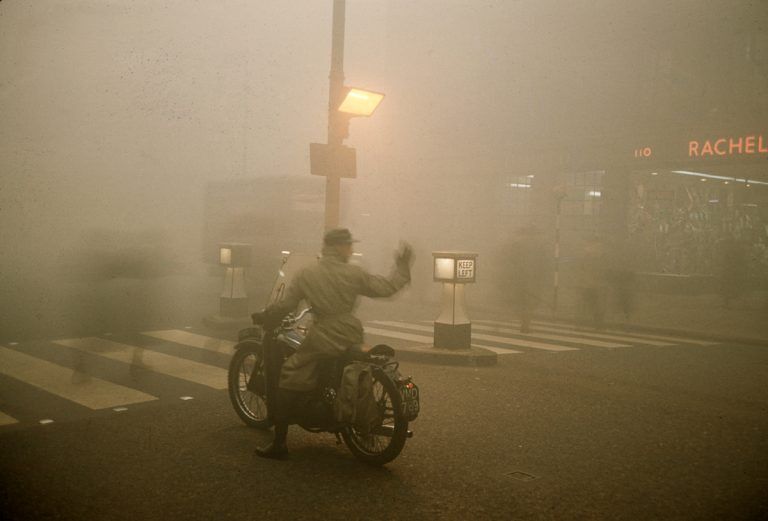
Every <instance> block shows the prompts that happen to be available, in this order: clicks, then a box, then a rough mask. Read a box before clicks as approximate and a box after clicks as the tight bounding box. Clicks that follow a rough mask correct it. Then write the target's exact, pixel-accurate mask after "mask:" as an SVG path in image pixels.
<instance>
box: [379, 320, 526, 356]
mask: <svg viewBox="0 0 768 521" xmlns="http://www.w3.org/2000/svg"><path fill="white" fill-rule="evenodd" d="M365 332H366V333H370V334H371V335H376V336H383V337H389V338H397V339H400V340H408V341H409V342H418V343H419V344H432V343H433V342H434V338H433V337H431V336H425V335H414V334H412V333H402V332H400V331H392V330H389V329H379V328H375V327H366V328H365ZM472 347H480V348H483V349H487V350H489V351H493V352H494V353H496V354H500V355H512V354H519V353H521V351H515V350H514V349H505V348H503V347H492V346H484V345H478V344H472ZM399 349H406V350H407V349H408V348H399Z"/></svg>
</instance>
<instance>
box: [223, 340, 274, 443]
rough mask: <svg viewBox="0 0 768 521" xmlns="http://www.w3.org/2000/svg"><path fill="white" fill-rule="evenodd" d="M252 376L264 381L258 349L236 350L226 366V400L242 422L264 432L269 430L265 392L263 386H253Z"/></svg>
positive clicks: (254, 346)
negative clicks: (227, 366) (227, 367)
mask: <svg viewBox="0 0 768 521" xmlns="http://www.w3.org/2000/svg"><path fill="white" fill-rule="evenodd" d="M254 371H256V374H254ZM254 377H256V379H258V378H259V377H261V378H262V381H263V378H264V357H263V356H262V350H261V346H259V345H256V344H248V345H244V346H242V347H240V348H239V349H237V351H235V354H234V356H232V361H231V362H230V363H229V373H228V378H227V379H228V385H227V387H228V388H229V400H230V401H231V402H232V406H233V407H234V408H235V412H236V413H237V415H238V416H239V417H240V419H241V420H243V423H245V424H246V425H247V426H249V427H254V428H256V429H264V430H266V429H269V428H270V427H272V422H271V421H270V420H269V418H268V417H267V397H266V392H265V390H264V388H263V387H262V388H261V389H259V388H258V386H256V385H254V382H255V381H256V380H255V379H254Z"/></svg>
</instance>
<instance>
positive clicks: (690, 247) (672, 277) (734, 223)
mask: <svg viewBox="0 0 768 521" xmlns="http://www.w3.org/2000/svg"><path fill="white" fill-rule="evenodd" d="M616 150H618V151H619V153H616V152H615V151H616ZM600 158H602V160H601V159H600ZM595 163H598V164H595ZM572 167H573V170H574V172H576V173H569V174H563V179H562V182H564V183H565V184H566V186H567V193H568V197H566V201H567V202H568V203H567V205H566V206H565V207H564V211H565V212H566V214H567V215H568V216H569V217H570V218H576V217H577V216H578V218H579V219H581V220H582V221H584V220H585V219H586V218H587V217H589V221H588V222H587V223H586V225H583V226H582V227H581V229H578V226H573V225H572V226H571V228H570V230H569V231H570V232H571V239H572V241H571V242H574V241H573V239H574V237H575V236H578V235H579V234H580V235H581V237H580V238H583V237H584V236H588V235H590V234H592V235H593V236H596V237H598V238H599V240H601V241H603V243H604V244H605V245H607V248H606V249H607V251H608V253H609V254H613V255H614V257H621V258H622V259H623V260H624V261H626V262H627V264H629V265H631V269H632V270H633V271H634V272H636V273H638V274H639V275H640V281H641V282H642V285H643V286H645V287H647V288H648V289H650V290H654V291H667V292H686V293H689V292H712V291H716V290H718V289H720V290H723V289H724V288H723V287H722V285H723V283H725V284H726V285H730V286H732V287H734V288H736V287H740V286H741V287H746V286H747V285H749V286H750V287H752V288H755V287H765V286H766V285H768V132H749V133H744V132H734V133H723V132H720V133H718V132H705V133H690V134H687V133H683V135H678V136H671V137H665V138H664V139H660V138H659V139H648V140H645V141H640V142H638V143H636V144H635V145H634V146H630V145H627V144H626V143H624V144H619V145H617V146H616V147H614V148H613V149H612V150H608V151H606V150H605V149H604V148H602V149H601V147H599V146H598V147H595V148H591V149H590V151H589V153H588V154H583V157H582V158H581V159H577V160H576V161H574V163H573V165H572ZM576 220H578V219H576ZM576 242H578V241H576ZM617 249H618V250H620V253H621V255H618V254H617Z"/></svg>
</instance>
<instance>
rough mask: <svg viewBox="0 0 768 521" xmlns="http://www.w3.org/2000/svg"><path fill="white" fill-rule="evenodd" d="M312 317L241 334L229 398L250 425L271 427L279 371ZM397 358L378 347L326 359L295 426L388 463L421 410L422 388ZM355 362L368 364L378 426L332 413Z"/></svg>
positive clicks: (371, 461) (231, 367)
mask: <svg viewBox="0 0 768 521" xmlns="http://www.w3.org/2000/svg"><path fill="white" fill-rule="evenodd" d="M309 314H311V308H307V309H305V310H303V311H302V312H301V313H299V314H298V315H296V316H294V315H293V314H289V315H288V316H287V317H286V318H284V319H283V321H282V323H281V325H280V326H279V327H277V328H275V329H273V330H266V329H264V328H263V327H261V326H259V325H255V326H254V327H249V328H246V329H243V330H241V331H240V332H239V334H238V343H237V344H236V345H235V354H234V355H233V357H232V360H231V362H230V364H229V376H228V380H229V381H228V388H229V398H230V401H231V402H232V405H233V406H234V408H235V412H237V415H238V416H239V417H240V419H241V420H242V421H243V422H244V423H245V424H246V425H248V426H249V427H253V428H257V429H262V430H269V429H270V428H271V427H272V420H271V418H272V416H271V414H270V410H269V407H270V403H275V398H274V397H275V396H276V393H277V383H278V378H279V375H280V370H281V368H282V364H283V362H284V361H285V360H286V359H287V358H288V357H289V356H291V355H292V354H293V353H294V352H295V351H296V349H298V347H299V345H300V344H301V342H302V340H303V339H304V336H305V335H306V331H307V328H306V327H304V326H301V325H300V323H301V321H302V319H304V318H305V317H306V316H307V315H309ZM394 358H395V351H394V349H392V348H391V347H390V346H387V345H384V344H379V345H376V346H374V347H372V348H371V349H370V350H369V351H367V352H363V351H359V350H353V349H349V350H347V352H346V353H345V355H344V356H342V357H340V358H337V359H330V360H328V361H327V362H326V363H324V366H323V367H322V368H321V378H320V385H319V386H318V388H317V389H315V390H314V391H311V392H309V393H307V395H306V397H305V399H304V400H303V401H302V406H301V407H299V410H298V411H296V412H295V416H296V423H298V425H299V426H301V427H302V428H304V429H305V430H307V431H309V432H313V433H320V432H327V433H332V434H334V435H335V436H336V440H337V443H341V441H342V440H343V441H344V443H345V444H346V445H347V447H348V448H349V450H350V451H351V452H352V454H354V456H355V457H357V458H358V459H359V460H361V461H363V462H364V463H367V464H369V465H384V464H385V463H389V462H390V461H392V460H393V459H395V458H396V457H397V456H398V455H399V454H400V452H401V451H402V450H403V447H404V446H405V442H406V439H407V438H410V437H412V436H413V433H412V431H410V430H409V429H408V424H409V422H412V421H413V420H415V419H416V417H417V416H418V414H419V411H420V402H419V388H418V386H417V385H416V384H415V383H414V382H413V380H412V378H411V377H409V376H403V375H401V374H400V372H399V371H398V367H399V364H398V362H397V361H396V360H395V359H394ZM353 362H362V363H364V364H369V368H370V371H371V376H372V381H373V388H372V391H373V399H374V400H375V403H376V407H377V409H378V415H377V416H376V418H377V421H376V424H375V425H373V426H367V427H366V428H360V427H358V426H356V425H354V424H352V423H345V422H341V421H338V420H337V419H336V415H335V414H334V408H335V406H336V405H337V404H336V401H337V399H338V398H337V397H338V395H339V388H340V385H341V381H342V375H343V372H344V368H345V367H346V366H347V365H348V364H350V363H353Z"/></svg>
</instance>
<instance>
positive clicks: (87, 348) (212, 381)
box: [54, 337, 227, 389]
mask: <svg viewBox="0 0 768 521" xmlns="http://www.w3.org/2000/svg"><path fill="white" fill-rule="evenodd" d="M54 343H56V344H59V345H62V346H67V347H71V348H74V349H78V350H80V351H84V352H86V353H90V354H93V355H97V356H101V357H104V358H109V359H110V360H116V361H118V362H123V363H126V364H131V363H133V362H134V361H135V360H136V359H137V358H138V360H140V361H141V362H142V364H145V365H146V366H147V369H148V370H149V371H152V372H154V373H160V374H165V375H168V376H173V377H174V378H179V379H182V380H187V381H189V382H194V383H197V384H200V385H205V386H207V387H212V388H214V389H226V388H227V371H226V370H224V369H221V368H219V367H215V366H212V365H208V364H202V363H200V362H195V361H192V360H187V359H185V358H179V357H176V356H171V355H166V354H165V353H158V352H157V351H152V350H150V349H144V348H142V347H137V346H132V345H129V344H122V343H120V342H115V341H113V340H107V339H105V338H97V337H88V338H70V339H67V340H57V341H56V342H54Z"/></svg>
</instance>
